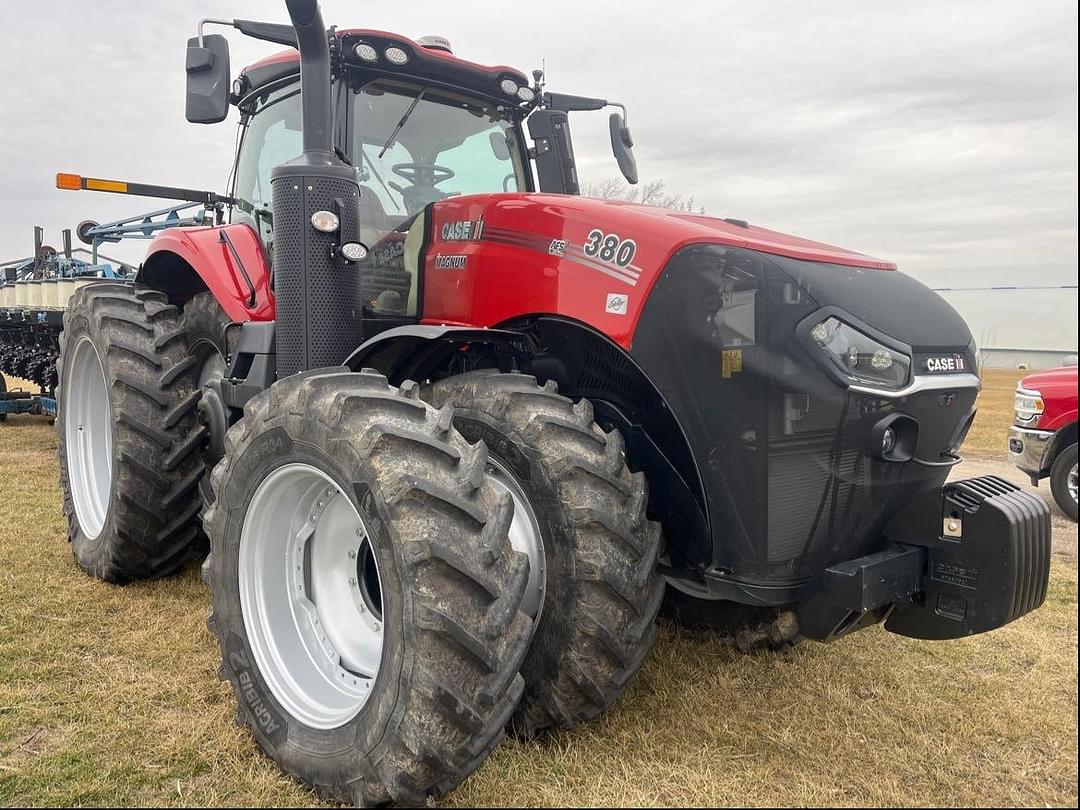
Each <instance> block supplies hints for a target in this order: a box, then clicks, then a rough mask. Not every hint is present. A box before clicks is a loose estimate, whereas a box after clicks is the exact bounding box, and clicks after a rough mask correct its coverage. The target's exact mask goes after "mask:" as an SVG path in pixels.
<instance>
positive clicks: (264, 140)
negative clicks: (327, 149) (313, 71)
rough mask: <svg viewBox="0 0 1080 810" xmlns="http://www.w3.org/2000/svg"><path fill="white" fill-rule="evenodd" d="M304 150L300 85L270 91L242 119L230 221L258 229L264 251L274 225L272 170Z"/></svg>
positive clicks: (268, 243)
mask: <svg viewBox="0 0 1080 810" xmlns="http://www.w3.org/2000/svg"><path fill="white" fill-rule="evenodd" d="M301 151H303V139H302V135H301V126H300V89H299V87H298V86H297V85H290V86H288V87H284V88H281V89H279V90H276V91H274V92H272V93H269V94H268V95H267V96H266V97H265V98H264V99H262V100H261V101H260V104H259V106H258V108H257V109H256V110H255V112H254V113H253V114H251V115H250V116H249V117H247V118H245V119H244V132H243V137H242V140H241V142H240V153H239V155H238V156H237V160H236V178H235V182H234V184H233V196H234V197H235V198H236V199H237V205H236V206H235V207H234V208H233V217H232V219H233V221H234V222H238V221H246V222H249V223H250V224H251V225H252V227H254V228H255V230H257V231H258V232H259V236H260V237H261V239H262V241H263V244H264V245H265V246H266V248H267V251H269V248H270V241H271V235H272V228H273V225H272V223H273V217H272V198H271V190H270V172H271V170H272V169H273V168H274V167H275V166H277V165H279V164H281V163H284V162H285V161H287V160H290V159H292V158H294V157H296V156H297V155H299V154H300V152H301Z"/></svg>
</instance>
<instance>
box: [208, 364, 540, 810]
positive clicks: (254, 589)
mask: <svg viewBox="0 0 1080 810" xmlns="http://www.w3.org/2000/svg"><path fill="white" fill-rule="evenodd" d="M225 444H226V454H225V457H224V458H223V459H222V460H221V462H219V463H218V465H217V466H216V467H215V468H214V471H213V473H212V475H211V487H212V489H213V503H212V505H211V506H209V507H208V508H207V510H206V512H205V514H204V522H205V526H206V531H207V534H208V535H209V537H210V541H211V551H210V556H209V557H208V559H207V561H206V564H205V566H204V575H205V577H206V579H207V581H208V582H209V583H210V586H211V590H212V594H213V614H212V616H211V619H210V628H211V630H212V631H213V632H214V633H215V634H216V635H217V637H218V641H219V643H220V646H221V652H222V658H223V663H222V668H221V675H222V677H223V678H225V679H227V680H228V681H230V682H231V684H232V686H233V689H234V691H235V693H236V697H237V700H238V702H239V705H240V708H239V712H238V718H239V720H240V722H241V723H243V724H245V725H247V726H250V728H251V729H252V732H253V733H254V735H255V739H256V741H257V742H258V743H259V745H260V746H261V747H262V749H263V750H264V751H265V752H266V753H267V754H268V755H269V756H270V757H272V758H273V759H274V760H275V761H276V762H277V763H278V764H279V765H280V766H281V767H282V768H283V769H284V770H285V771H286V772H288V773H289V774H291V775H293V776H295V777H298V778H300V779H302V780H304V781H305V782H307V783H309V784H311V785H313V786H314V787H315V788H316V789H317V790H318V792H319V793H320V794H322V795H323V796H325V797H327V798H333V799H336V800H339V801H345V802H355V803H357V804H381V803H385V802H388V801H396V802H399V803H403V804H412V805H422V804H423V803H424V801H425V799H426V797H428V796H430V795H438V794H442V793H445V792H448V791H449V790H451V789H453V788H454V787H455V786H456V785H458V784H459V783H460V782H461V781H462V780H463V779H465V777H467V776H468V775H469V774H470V773H471V772H472V771H473V770H474V769H475V768H477V767H478V766H479V765H480V763H481V762H483V760H484V758H485V757H486V756H487V754H488V753H489V752H490V751H491V749H492V748H494V746H495V745H496V744H497V743H498V741H499V740H500V739H501V737H502V734H503V728H504V726H505V725H506V723H507V721H508V719H509V717H510V715H511V713H512V712H513V710H514V707H515V706H516V705H517V702H518V700H519V698H520V695H521V692H522V689H523V683H522V679H521V677H520V676H519V675H518V668H519V666H520V664H521V660H522V658H523V656H524V654H525V650H526V647H527V645H528V638H529V636H530V633H531V630H532V622H531V621H530V620H529V618H528V617H527V616H526V615H525V614H523V613H522V612H521V611H520V609H519V606H520V604H521V601H522V598H523V596H524V591H525V585H526V582H527V579H528V561H527V559H526V558H525V556H524V555H522V554H518V553H516V552H514V551H513V550H512V549H511V547H510V545H509V541H508V538H507V530H508V527H509V525H510V522H511V520H512V515H513V508H512V506H511V503H510V500H509V498H506V497H500V496H499V495H498V493H497V492H496V490H495V488H494V487H493V486H492V484H491V483H490V482H489V481H488V480H487V479H486V476H485V475H484V470H485V467H486V462H487V454H486V452H485V450H484V448H483V446H482V445H469V444H468V443H466V442H465V440H464V439H463V438H462V437H461V436H460V435H459V434H458V433H457V432H456V431H455V430H453V427H452V409H450V408H444V409H442V410H440V411H436V410H434V409H432V408H430V407H428V406H427V405H425V404H424V403H423V402H422V401H421V400H420V399H419V391H418V388H417V386H416V385H415V384H414V383H406V384H405V385H403V386H401V388H400V389H393V388H391V387H389V386H388V385H387V383H386V380H385V378H384V377H382V376H381V375H378V374H376V373H375V372H370V371H365V372H362V373H351V372H349V371H347V370H344V369H323V370H317V371H311V372H306V373H303V374H297V375H293V376H291V377H287V378H285V379H284V380H281V381H279V382H277V383H276V384H274V385H273V386H272V387H271V388H270V389H269V390H267V391H265V392H263V393H261V394H259V395H257V396H256V397H255V398H253V399H252V400H251V401H250V402H249V403H248V405H247V407H246V408H245V412H244V418H243V419H242V420H241V421H240V422H239V423H237V424H236V425H234V426H233V427H232V428H231V429H230V430H229V432H228V434H227V436H226V442H225ZM350 542H351V545H350Z"/></svg>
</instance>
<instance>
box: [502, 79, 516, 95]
mask: <svg viewBox="0 0 1080 810" xmlns="http://www.w3.org/2000/svg"><path fill="white" fill-rule="evenodd" d="M499 87H500V88H501V89H502V91H503V92H504V93H506V95H508V96H516V95H517V91H518V83H517V82H515V81H514V80H513V79H503V80H502V81H501V82H499Z"/></svg>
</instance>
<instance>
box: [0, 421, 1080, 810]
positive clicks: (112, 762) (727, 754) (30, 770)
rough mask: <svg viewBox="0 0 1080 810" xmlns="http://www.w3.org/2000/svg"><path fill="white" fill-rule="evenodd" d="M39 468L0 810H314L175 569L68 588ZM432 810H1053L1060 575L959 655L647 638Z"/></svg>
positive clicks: (14, 461) (1069, 663)
mask: <svg viewBox="0 0 1080 810" xmlns="http://www.w3.org/2000/svg"><path fill="white" fill-rule="evenodd" d="M1010 408H1011V403H1010ZM55 447H56V439H55V433H54V431H53V429H52V428H50V427H49V426H48V425H47V424H46V423H45V421H44V420H41V419H33V418H28V417H18V418H12V419H11V420H9V423H8V424H7V425H5V426H3V427H0V806H7V805H25V804H32V805H53V804H60V805H75V804H82V805H86V804H97V805H101V804H115V805H119V806H126V805H142V804H164V805H267V804H272V805H283V806H289V805H291V806H298V805H311V804H317V801H316V799H315V797H314V796H313V795H312V794H311V793H310V792H309V791H307V790H305V789H304V788H302V787H301V786H299V785H297V784H296V783H294V782H292V781H291V780H289V779H287V778H285V777H283V776H282V775H281V774H280V773H279V772H278V770H277V769H276V767H275V766H274V765H273V764H272V763H270V762H269V761H268V760H266V759H265V758H263V757H262V756H260V755H259V754H258V752H257V750H256V748H255V746H254V744H253V743H252V741H251V738H250V737H249V735H248V734H247V733H245V732H244V731H242V730H240V729H238V728H237V727H236V726H235V724H234V722H233V711H234V703H233V699H232V695H231V693H230V692H229V690H228V689H227V688H226V687H225V686H223V685H222V684H220V683H219V682H218V681H217V679H216V677H215V675H214V672H215V669H216V667H217V663H218V656H217V650H216V648H215V646H214V644H213V641H212V639H211V637H210V635H209V633H208V632H207V630H206V628H205V626H204V620H205V615H206V610H207V604H208V598H209V597H208V593H207V590H206V588H205V586H204V585H203V584H202V582H201V580H200V579H199V577H198V572H197V569H196V568H195V567H194V566H192V567H189V568H188V569H187V570H186V571H185V572H184V573H183V574H182V575H181V576H179V577H176V578H173V579H170V580H168V581H165V582H157V583H149V584H143V585H136V586H130V587H126V588H115V587H111V586H108V585H103V584H101V583H99V582H94V581H91V580H90V579H88V578H86V577H85V576H83V575H82V574H81V573H80V572H79V571H77V570H76V568H75V566H74V565H73V563H72V560H71V556H70V553H69V551H68V549H67V545H66V543H65V541H64V525H63V518H62V516H61V514H60V498H59V492H58V490H57V486H56V461H55ZM447 803H448V804H450V805H456V806H466V805H515V804H522V805H545V804H548V805H585V806H601V805H606V806H610V805H624V804H625V805H650V804H694V805H705V806H717V805H743V804H753V805H793V804H795V805H801V804H841V805H852V806H856V805H912V804H936V805H983V806H990V805H1001V804H1006V805H1009V804H1022V805H1029V806H1034V805H1047V804H1050V805H1073V806H1075V805H1076V803H1077V569H1076V566H1075V565H1071V564H1066V563H1056V564H1055V567H1054V569H1053V574H1052V582H1051V592H1050V598H1049V600H1048V602H1047V604H1046V605H1045V606H1044V607H1043V608H1042V609H1040V610H1039V611H1038V612H1036V613H1035V614H1033V615H1031V616H1028V617H1025V618H1024V619H1022V620H1020V621H1019V622H1016V623H1014V624H1013V625H1010V626H1008V627H1006V628H1003V629H1002V630H999V631H997V632H994V633H990V634H986V635H982V636H977V637H974V638H971V639H967V640H964V641H957V642H940V643H923V642H917V641H912V640H907V639H902V638H899V637H896V636H891V635H889V634H887V633H885V632H883V631H881V630H879V629H872V630H868V631H865V632H862V633H858V634H856V635H855V636H854V637H852V638H850V639H847V640H844V641H841V642H839V643H837V644H834V645H831V646H823V645H816V644H805V645H803V646H801V647H799V648H796V649H795V650H793V651H791V652H789V653H786V654H779V655H759V656H754V657H742V656H739V655H737V654H734V653H733V652H732V651H730V650H728V649H725V648H721V647H719V646H717V645H716V644H715V643H714V642H712V641H711V640H710V639H709V638H707V637H694V636H691V635H688V634H685V633H683V632H679V631H676V630H673V629H671V628H664V629H663V630H662V632H661V635H660V639H659V641H658V643H657V645H656V648H655V650H654V651H653V653H652V655H651V656H650V657H649V659H648V661H647V662H646V665H645V667H644V669H643V671H642V673H641V674H640V675H639V677H638V678H637V679H636V680H635V681H634V683H633V684H632V685H631V687H630V688H629V690H628V691H627V693H626V694H625V695H624V697H623V698H622V699H621V700H620V701H619V702H618V704H617V705H616V706H615V707H614V709H613V710H612V711H610V712H609V713H608V714H607V715H606V716H605V717H603V718H602V719H601V720H600V721H598V722H596V723H593V724H592V725H590V726H588V727H586V728H583V729H581V730H578V731H575V732H572V733H564V734H556V735H553V736H551V737H548V738H545V739H543V740H541V741H539V742H535V743H522V742H517V741H512V740H508V741H506V742H504V743H503V744H502V745H501V746H499V748H498V749H497V750H496V751H495V753H494V754H493V755H492V756H491V758H490V759H489V760H488V761H487V763H486V764H485V765H484V766H483V767H482V768H481V769H480V770H479V771H478V772H477V773H476V774H475V775H474V776H473V777H472V778H471V779H469V780H468V781H467V782H466V783H465V785H463V786H462V787H461V788H460V789H459V790H458V791H456V792H455V793H454V794H452V795H451V796H450V797H449V799H448V800H447Z"/></svg>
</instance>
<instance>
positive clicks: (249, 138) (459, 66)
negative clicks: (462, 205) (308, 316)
mask: <svg viewBox="0 0 1080 810" xmlns="http://www.w3.org/2000/svg"><path fill="white" fill-rule="evenodd" d="M207 40H211V37H209V36H207V37H206V38H205V40H204V45H206V44H212V42H211V43H208V42H207ZM334 43H335V45H336V47H333V48H332V51H331V53H332V60H333V61H334V63H335V68H336V69H335V70H334V71H332V74H331V75H332V83H333V88H332V92H331V99H332V101H331V104H332V116H333V122H334V123H333V143H334V152H335V155H336V157H337V158H338V159H339V160H341V161H342V162H343V163H345V164H347V165H349V166H350V167H351V168H352V170H353V171H354V172H355V179H356V182H357V185H358V187H359V194H360V213H359V223H358V225H359V239H360V243H361V244H362V245H363V247H364V250H365V253H366V256H365V258H364V259H363V260H362V261H361V262H359V267H358V268H357V269H358V271H359V275H360V278H361V286H362V299H363V304H364V308H365V314H366V315H367V316H368V317H369V318H372V317H374V318H376V319H377V318H378V317H379V316H380V315H381V316H386V317H388V318H395V317H398V318H400V317H404V318H414V317H416V316H417V313H418V289H419V284H418V282H417V278H418V275H419V270H420V257H419V251H420V246H421V243H422V242H423V238H424V233H425V228H426V227H427V222H426V217H425V209H427V207H428V205H430V204H431V203H435V202H439V201H441V200H445V199H447V198H451V197H459V196H465V195H472V194H487V193H500V192H502V193H510V192H527V191H534V190H538V189H537V187H536V186H537V184H536V183H534V181H533V170H532V167H531V166H530V161H534V162H535V163H536V173H537V175H538V177H539V178H540V183H539V186H540V187H541V189H542V190H545V191H553V192H556V193H564V194H566V193H569V194H576V193H577V192H578V184H577V174H576V169H575V165H574V156H573V146H572V142H571V140H570V133H569V127H568V121H567V112H568V111H569V110H571V109H600V108H602V107H603V106H605V105H606V104H607V102H606V101H605V100H603V99H589V98H583V97H576V96H566V95H558V94H550V93H544V91H543V77H542V74H541V73H540V72H539V71H536V72H535V74H534V79H533V83H532V85H531V86H530V83H529V79H528V78H527V77H526V76H525V75H524V74H522V73H521V72H519V71H517V70H515V69H512V68H508V67H505V66H484V65H479V64H475V63H472V62H467V61H465V60H462V59H459V58H457V57H456V56H454V55H453V53H452V51H451V47H450V43H449V42H448V41H447V40H445V39H444V38H441V37H422V38H421V39H419V40H417V41H412V40H409V39H406V38H404V37H401V36H398V35H394V34H387V33H384V32H379V31H370V30H360V29H354V30H346V31H340V32H337V33H336V36H335V38H334ZM194 47H197V46H194ZM226 63H227V60H218V62H217V64H218V65H225V64H226ZM299 66H300V62H299V55H298V53H297V52H296V51H295V50H290V51H285V52H282V53H279V54H276V55H273V56H270V57H268V58H266V59H264V60H262V61H260V62H258V63H256V64H254V65H251V66H249V67H248V68H246V69H244V70H243V71H242V72H241V73H240V75H239V77H238V78H237V79H236V81H235V82H233V84H232V88H231V92H230V96H229V99H230V101H231V103H233V104H235V105H236V106H237V107H238V109H239V110H240V113H241V138H240V146H239V151H238V153H237V157H236V166H235V171H234V173H233V183H234V185H233V188H232V190H231V194H232V197H233V201H234V205H233V209H232V221H233V222H238V221H242V222H247V223H248V224H250V225H251V226H252V227H253V228H254V229H255V230H256V231H257V232H258V233H259V235H260V238H261V240H262V242H263V245H264V247H265V249H266V251H267V254H268V255H271V254H272V245H273V234H274V217H273V202H272V194H271V171H272V169H273V168H274V167H275V166H277V165H279V164H281V163H283V162H285V161H287V160H289V159H290V158H292V157H294V156H295V155H297V154H299V153H300V152H301V151H302V148H303V143H302V132H303V127H302V119H303V115H302V104H301V99H302V96H301V82H300V74H299ZM189 77H190V79H191V81H193V82H194V83H195V84H197V83H198V82H200V81H202V80H203V79H202V77H201V74H200V73H199V72H195V73H192V72H191V71H190V70H189ZM225 83H226V82H225V81H224V79H223V78H222V79H219V81H218V83H217V85H216V86H220V87H223V86H224V85H225ZM189 113H190V106H189ZM190 117H191V116H190V115H189V118H190ZM613 118H614V119H617V120H614V121H613V122H612V132H613V133H615V134H614V136H613V148H614V149H615V153H616V156H617V157H619V159H620V164H623V163H625V162H626V160H627V157H626V156H628V155H630V152H629V146H628V145H627V143H626V142H627V141H629V134H628V132H627V133H626V137H625V139H624V138H623V135H622V133H623V132H624V131H625V122H624V118H623V116H622V115H620V114H619V113H614V114H613ZM527 119H528V121H527ZM193 120H197V118H196V119H193ZM526 122H527V123H528V128H529V131H530V132H529V134H530V135H531V136H532V140H533V141H534V143H533V145H532V146H531V147H530V145H529V143H528V141H527V140H526V132H525V129H526V127H525V126H524V125H525V124H526ZM631 157H632V156H631ZM628 179H631V180H633V181H635V182H636V176H633V177H630V178H628ZM459 225H460V227H471V225H472V223H469V222H465V223H459ZM458 236H459V237H462V236H464V238H469V236H468V235H464V234H458ZM472 236H475V237H476V238H478V237H479V232H477V233H476V234H473V235H472Z"/></svg>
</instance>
